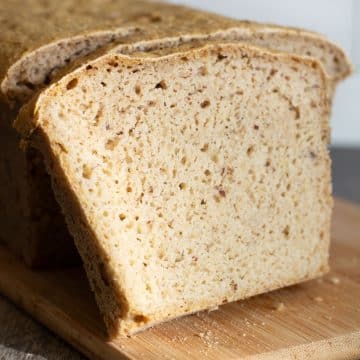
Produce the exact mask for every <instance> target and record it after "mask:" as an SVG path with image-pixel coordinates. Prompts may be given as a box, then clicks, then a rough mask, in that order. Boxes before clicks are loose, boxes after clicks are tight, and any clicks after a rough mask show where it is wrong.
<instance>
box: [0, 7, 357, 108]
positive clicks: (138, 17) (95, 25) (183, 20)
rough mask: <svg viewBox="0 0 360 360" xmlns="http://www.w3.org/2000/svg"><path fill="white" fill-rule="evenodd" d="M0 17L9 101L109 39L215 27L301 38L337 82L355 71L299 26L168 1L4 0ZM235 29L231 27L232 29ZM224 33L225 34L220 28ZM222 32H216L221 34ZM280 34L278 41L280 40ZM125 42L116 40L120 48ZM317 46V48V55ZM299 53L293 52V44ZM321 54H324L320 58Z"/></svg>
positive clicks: (185, 34) (261, 41)
mask: <svg viewBox="0 0 360 360" xmlns="http://www.w3.org/2000/svg"><path fill="white" fill-rule="evenodd" d="M0 20H1V21H0V22H1V23H2V26H3V27H4V29H2V31H1V37H0V81H1V94H2V96H4V97H5V98H6V99H7V100H16V101H20V102H21V101H25V100H27V99H28V98H29V96H31V94H32V93H33V92H34V91H35V90H36V89H37V88H39V86H42V85H44V84H47V83H49V81H50V80H51V77H52V75H53V74H54V73H55V72H56V71H57V69H58V68H61V67H63V66H65V65H66V64H67V63H68V62H71V61H73V60H74V59H76V58H78V57H81V56H84V55H86V54H89V53H91V52H93V51H94V50H96V49H97V48H99V47H103V46H106V45H107V44H111V43H112V44H114V43H115V44H116V43H118V42H120V43H124V42H125V43H131V42H139V41H153V42H152V44H153V45H152V46H154V44H155V43H156V41H155V40H156V39H157V40H159V39H163V40H162V43H163V44H165V43H172V44H174V43H176V42H178V43H179V42H180V43H181V42H182V41H184V40H185V39H186V38H187V41H189V40H190V37H191V36H192V37H194V38H195V39H204V38H206V37H207V36H208V35H209V34H212V33H213V34H215V36H217V37H218V39H219V40H220V39H221V37H222V40H240V41H245V42H252V39H253V37H254V36H255V38H257V39H256V41H255V45H259V46H264V47H268V46H266V43H267V42H268V41H269V39H270V38H271V37H275V39H274V40H275V42H274V44H275V48H276V49H278V50H282V49H281V48H282V47H283V48H284V49H283V50H284V51H285V52H293V50H294V49H291V46H290V47H289V45H281V44H277V45H276V43H277V42H278V41H279V39H280V40H281V41H285V42H289V41H290V42H291V41H293V42H296V41H302V42H303V43H304V45H305V46H302V48H303V49H302V50H301V53H300V55H306V52H307V51H306V49H305V48H306V44H307V45H308V46H309V47H313V48H314V49H315V53H314V51H310V52H309V56H313V57H315V58H318V59H319V61H322V62H323V63H324V66H325V68H326V70H327V73H328V75H329V77H330V78H332V79H333V80H335V81H339V80H341V79H343V78H345V77H346V76H348V75H349V74H350V73H351V71H352V70H351V69H352V68H351V64H350V62H349V60H348V58H347V57H346V55H345V54H344V52H343V51H342V50H341V49H340V48H339V47H338V46H336V45H335V44H333V43H331V42H329V41H328V40H327V39H326V38H324V37H323V36H321V35H319V34H316V33H313V32H309V31H304V30H299V29H294V28H287V27H280V26H274V25H268V24H257V23H253V22H248V21H236V20H233V19H229V18H225V17H222V16H218V15H215V14H209V13H206V12H203V11H197V10H193V9H190V8H187V7H182V6H175V5H169V4H164V3H161V4H157V3H153V2H145V1H139V0H134V1H129V0H119V1H110V0H105V1H102V0H92V1H85V0H80V2H79V1H76V6H74V0H64V1H61V2H56V1H50V2H46V3H43V2H41V3H35V4H34V3H32V2H29V1H25V2H23V1H20V0H6V1H5V2H4V4H2V11H1V14H0ZM231 29H233V31H231ZM221 32H223V34H221ZM216 33H218V35H216ZM276 39H277V40H276ZM121 48H122V46H120V47H119V49H121ZM316 52H318V54H316ZM295 53H296V51H295ZM320 57H321V59H320Z"/></svg>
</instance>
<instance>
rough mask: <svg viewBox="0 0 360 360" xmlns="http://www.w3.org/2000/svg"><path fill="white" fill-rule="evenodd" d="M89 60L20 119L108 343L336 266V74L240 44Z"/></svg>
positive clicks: (309, 62)
mask: <svg viewBox="0 0 360 360" xmlns="http://www.w3.org/2000/svg"><path fill="white" fill-rule="evenodd" d="M204 45H205V46H202V44H201V43H196V44H192V45H189V44H188V45H186V46H180V47H178V48H172V49H165V50H162V51H155V52H150V53H136V54H133V55H130V56H125V55H120V54H106V55H104V56H102V57H100V58H98V59H96V60H93V61H89V62H87V63H86V62H85V63H84V64H83V65H82V66H80V67H79V68H78V69H77V70H75V71H73V72H72V73H70V74H68V75H65V76H64V77H62V78H61V79H60V80H59V81H57V82H56V83H54V84H52V85H51V86H50V87H49V88H48V89H46V90H44V91H43V92H42V93H40V94H39V95H38V96H36V97H35V98H34V100H33V101H32V102H31V103H29V104H28V105H27V106H25V107H24V108H23V109H22V111H21V113H20V116H19V118H18V119H17V121H16V123H15V127H16V129H17V130H18V131H19V132H20V133H21V135H22V137H23V138H24V139H26V141H29V142H30V144H31V145H32V146H34V147H36V148H37V149H38V150H39V151H40V152H41V153H42V155H43V156H44V159H45V163H46V166H47V170H48V172H49V173H50V175H51V178H52V184H53V188H54V191H55V195H56V198H57V200H58V202H59V203H60V205H61V207H62V209H63V211H64V215H65V218H66V221H67V224H68V226H69V229H70V231H71V233H72V235H73V236H74V239H75V243H76V246H77V247H78V249H79V252H80V254H81V257H82V259H83V262H84V266H85V269H86V272H87V275H88V278H89V280H90V284H91V286H92V289H93V290H94V292H95V296H96V299H97V302H98V305H99V308H100V310H101V312H102V314H103V316H104V319H105V322H106V324H107V326H108V329H109V333H110V335H111V337H116V336H120V335H124V334H132V333H134V332H136V331H138V330H141V329H144V328H146V327H148V326H151V325H154V324H156V323H158V322H161V321H165V320H167V319H170V318H173V317H177V316H181V315H184V314H187V313H191V312H194V311H198V310H202V309H206V308H212V307H214V306H217V305H221V304H223V303H226V302H229V301H234V300H238V299H243V298H246V297H249V296H252V295H255V294H259V293H262V292H265V291H269V290H272V289H276V288H279V287H282V286H287V285H290V284H294V283H297V282H300V281H304V280H308V279H311V278H314V277H316V276H319V275H321V274H323V273H324V272H326V271H327V269H328V248H329V238H330V236H329V225H330V214H331V206H332V199H331V183H330V162H329V156H328V151H327V139H328V136H327V134H328V131H329V128H328V118H327V104H326V94H325V89H326V81H327V80H326V76H325V74H324V71H323V69H322V67H321V66H320V65H319V63H318V62H316V61H313V60H310V59H305V58H301V57H296V56H290V55H285V54H281V53H272V52H268V51H265V50H261V49H259V48H253V47H250V46H246V45H242V44H239V43H228V44H216V43H214V44H207V45H206V44H204Z"/></svg>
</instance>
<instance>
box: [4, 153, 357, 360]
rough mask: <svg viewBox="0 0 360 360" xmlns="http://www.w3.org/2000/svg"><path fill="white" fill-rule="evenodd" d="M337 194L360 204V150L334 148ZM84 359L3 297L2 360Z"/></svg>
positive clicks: (334, 173) (334, 187)
mask: <svg viewBox="0 0 360 360" xmlns="http://www.w3.org/2000/svg"><path fill="white" fill-rule="evenodd" d="M331 157H332V167H333V184H334V185H333V191H334V195H335V196H338V197H342V198H344V199H347V200H349V201H352V202H354V203H360V148H358V149H352V148H332V149H331ZM15 359H16V360H20V359H21V360H23V359H24V360H25V359H26V360H30V359H31V360H32V359H36V360H40V359H46V360H57V359H66V360H75V359H76V360H77V359H84V357H83V356H82V355H81V354H79V353H78V352H77V351H76V350H74V349H72V348H71V347H70V346H68V345H67V344H66V343H64V342H63V341H62V340H61V339H59V338H58V337H57V336H56V335H54V334H53V333H51V332H50V331H48V330H47V329H46V328H45V327H43V326H42V325H40V324H38V323H37V322H35V321H34V320H32V319H31V318H30V317H29V316H28V315H26V314H25V313H24V312H23V311H21V310H20V309H18V308H17V307H16V306H14V305H13V304H12V303H10V302H9V301H8V300H7V299H5V298H4V297H2V296H0V360H15Z"/></svg>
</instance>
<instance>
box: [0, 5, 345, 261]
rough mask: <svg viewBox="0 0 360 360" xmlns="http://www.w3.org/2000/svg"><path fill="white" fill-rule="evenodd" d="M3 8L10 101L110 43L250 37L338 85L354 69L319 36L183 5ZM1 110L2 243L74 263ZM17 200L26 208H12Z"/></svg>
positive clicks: (44, 189) (9, 116)
mask: <svg viewBox="0 0 360 360" xmlns="http://www.w3.org/2000/svg"><path fill="white" fill-rule="evenodd" d="M2 5H3V6H2V11H1V12H0V20H1V24H2V27H3V29H2V31H1V36H0V45H1V46H0V52H1V54H0V55H1V56H0V81H1V90H2V94H3V97H4V98H5V99H7V100H8V101H15V102H18V103H21V102H24V101H26V100H27V99H28V98H29V96H31V94H32V93H33V92H34V91H35V90H36V89H38V88H39V87H42V86H44V85H46V84H47V83H48V82H50V81H51V79H52V78H53V76H54V75H55V74H56V73H58V70H59V69H60V68H62V67H63V66H66V64H68V63H71V62H73V61H74V60H75V59H76V58H79V57H83V56H85V55H86V54H88V53H91V52H94V51H95V49H97V48H98V47H105V45H106V44H108V43H113V44H117V43H120V44H117V45H112V46H111V47H110V48H108V49H107V51H110V52H117V53H131V52H134V51H140V50H141V51H151V50H155V49H161V48H166V47H174V46H178V45H180V44H182V43H189V42H193V41H199V40H201V39H202V40H206V39H207V40H208V41H212V40H232V41H242V42H249V43H253V44H257V45H260V46H263V47H266V48H273V49H277V50H282V51H285V52H290V53H295V54H300V55H306V56H312V57H314V58H316V59H318V60H319V61H320V62H321V63H322V64H323V66H324V67H325V69H326V72H327V75H328V77H329V78H331V79H332V80H333V82H328V84H329V86H330V87H331V88H332V85H333V84H335V83H336V82H337V81H339V80H340V79H342V78H344V77H345V76H346V75H347V74H349V72H350V71H351V65H350V63H349V62H348V60H347V58H346V56H345V54H344V53H343V51H342V50H341V49H340V48H338V47H337V46H336V45H334V44H332V43H331V42H329V41H328V40H327V39H325V38H323V37H322V36H320V35H318V34H314V33H312V32H308V31H304V30H299V29H293V28H285V27H278V26H274V25H263V24H256V23H250V22H246V21H237V20H233V19H228V18H224V17H221V16H218V15H215V14H209V13H206V12H202V11H196V10H193V9H189V8H186V7H181V6H173V5H169V4H156V3H148V2H144V1H126V0H121V1H120V0H118V1H110V0H105V1H100V0H92V1H90V2H89V1H86V2H85V1H82V0H81V1H80V2H79V1H76V6H75V2H74V0H65V1H61V2H55V1H47V2H40V3H33V2H28V1H27V2H22V1H21V2H20V1H19V0H11V1H10V0H6V1H4V3H3V4H2ZM64 19H66V21H65V20H64ZM103 51H105V50H103ZM331 92H332V91H330V92H329V98H331ZM2 107H3V111H2V119H1V121H2V124H1V127H3V128H4V131H3V132H2V135H3V138H4V141H3V142H1V144H0V150H1V151H0V153H1V156H0V199H1V202H2V204H4V206H2V209H1V212H2V216H1V218H0V228H1V233H0V240H3V241H4V242H6V243H7V244H8V245H9V246H10V247H11V248H12V249H14V250H15V252H17V253H19V254H21V256H22V257H24V258H25V259H26V262H27V263H28V264H29V265H31V266H44V265H48V264H62V263H73V262H74V261H76V260H77V259H78V258H77V257H76V252H75V251H74V247H73V244H72V239H71V238H70V237H69V235H68V234H67V230H66V227H65V225H64V223H63V221H62V215H61V213H60V211H59V209H58V206H57V204H56V202H55V200H54V198H53V195H52V191H51V188H50V186H49V179H48V176H47V175H46V173H45V171H44V166H43V164H42V158H41V155H40V154H39V153H38V152H37V151H34V150H31V149H26V151H25V153H22V152H21V151H20V150H19V149H18V138H17V135H16V134H15V133H14V132H13V131H12V129H10V127H9V124H11V122H12V121H13V119H14V113H16V109H15V110H10V109H9V108H8V107H7V106H6V105H5V104H3V105H2ZM5 136H6V139H5ZM14 202H16V203H18V204H21V206H20V205H19V206H13V203H14ZM19 224H21V226H19ZM45 234H51V236H50V237H49V235H45ZM55 259H58V261H55Z"/></svg>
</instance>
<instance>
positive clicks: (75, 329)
mask: <svg viewBox="0 0 360 360" xmlns="http://www.w3.org/2000/svg"><path fill="white" fill-rule="evenodd" d="M332 234H333V236H332V238H333V239H332V248H331V269H332V270H331V273H330V274H328V275H326V276H325V277H324V278H323V279H320V280H313V281H309V282H307V283H303V284H300V285H296V286H291V287H289V288H286V289H282V290H278V291H273V292H271V293H268V294H264V295H259V296H256V297H254V298H252V299H249V300H246V301H239V302H236V303H231V304H227V305H224V306H221V307H220V309H219V310H217V311H213V312H211V313H208V312H203V313H199V314H196V315H190V316H186V317H184V318H181V319H178V320H175V321H172V322H169V323H166V324H163V325H160V326H157V327H155V328H153V329H150V330H148V331H145V332H143V333H140V334H138V335H136V336H134V337H132V338H124V339H122V340H119V341H116V342H113V341H107V339H106V333H105V327H104V324H103V322H102V321H101V318H100V315H99V313H98V310H97V308H96V305H95V303H94V300H93V296H92V294H91V292H90V290H89V288H88V286H87V282H86V279H85V275H84V273H83V271H82V270H81V269H79V268H76V269H69V270H61V271H42V272H32V271H30V270H29V269H27V268H26V267H24V266H23V265H22V264H21V263H20V262H19V261H18V260H17V259H15V258H14V257H13V256H12V255H10V254H9V253H8V252H7V251H6V250H5V249H4V248H0V290H1V292H2V293H3V294H5V295H6V296H8V297H9V298H10V299H11V300H13V301H14V302H15V303H16V304H18V305H19V306H20V307H22V308H23V309H25V311H27V312H28V313H29V314H31V315H32V316H33V317H34V318H36V319H37V320H39V321H40V322H41V323H43V324H45V325H46V326H47V327H48V328H49V329H51V330H52V331H54V332H55V333H57V334H58V335H60V336H61V337H62V338H64V339H65V340H66V341H67V342H69V343H70V344H72V345H73V346H74V347H76V348H77V349H78V350H80V351H81V352H83V353H84V354H85V355H87V356H89V357H90V358H92V359H109V360H111V359H123V358H130V359H140V358H141V359H189V358H194V359H234V358H237V359H239V358H251V359H284V358H291V359H357V358H360V207H356V206H354V205H350V204H349V203H346V202H344V201H342V200H337V201H336V206H335V212H334V218H333V232H332Z"/></svg>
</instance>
